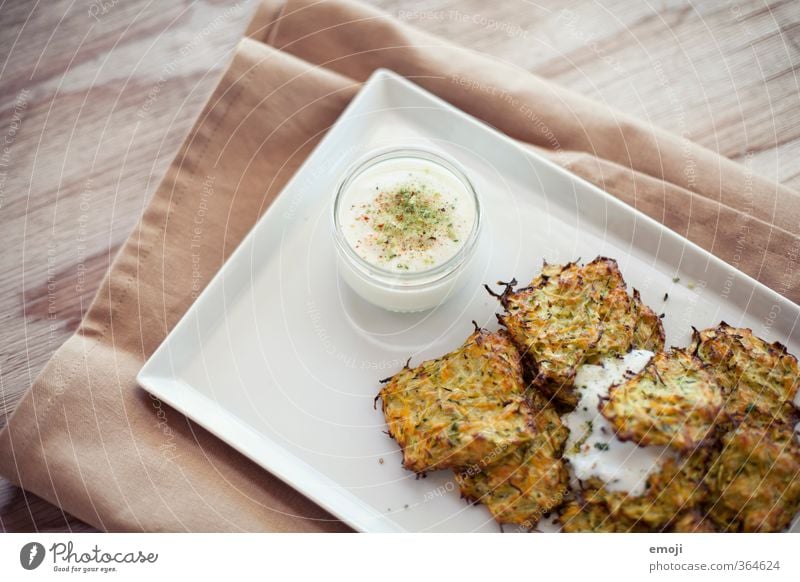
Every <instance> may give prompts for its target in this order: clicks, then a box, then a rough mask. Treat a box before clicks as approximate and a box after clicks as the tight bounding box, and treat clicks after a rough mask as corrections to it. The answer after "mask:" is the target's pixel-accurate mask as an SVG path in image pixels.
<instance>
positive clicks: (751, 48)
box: [0, 0, 800, 531]
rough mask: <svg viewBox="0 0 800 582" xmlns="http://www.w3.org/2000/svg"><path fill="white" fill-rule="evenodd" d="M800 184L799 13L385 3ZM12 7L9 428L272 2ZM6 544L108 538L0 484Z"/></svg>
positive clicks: (5, 189)
mask: <svg viewBox="0 0 800 582" xmlns="http://www.w3.org/2000/svg"><path fill="white" fill-rule="evenodd" d="M372 3H373V4H375V5H377V6H379V7H380V8H382V9H384V10H386V11H388V12H390V13H391V14H393V15H395V16H396V17H398V18H400V19H401V20H404V21H407V22H409V23H410V24H413V25H414V26H418V27H421V28H423V29H426V30H428V31H430V32H433V33H436V34H439V35H443V36H445V37H447V38H450V39H452V40H454V41H456V42H459V43H462V44H465V45H468V46H470V47H471V48H473V49H474V50H478V51H484V52H487V53H491V54H492V55H496V56H498V57H501V58H503V59H506V60H508V61H511V62H513V63H515V64H517V65H519V66H521V67H523V68H525V69H527V70H529V71H532V72H534V73H537V74H539V75H543V76H545V77H548V78H550V79H554V80H556V81H558V82H559V83H562V84H563V85H566V86H568V87H571V88H573V89H575V90H577V91H579V92H581V93H583V94H585V95H587V96H590V97H592V98H594V99H596V100H598V101H601V102H604V103H606V104H609V105H611V106H614V107H616V108H618V109H622V110H624V111H626V112H628V113H632V114H635V115H638V116H639V117H641V118H643V119H646V120H648V121H650V122H652V123H654V124H656V125H660V126H663V127H666V128H668V129H670V130H672V131H674V132H677V133H682V134H684V135H686V136H687V137H689V138H690V139H692V140H695V141H697V142H699V143H701V144H703V145H704V146H706V147H708V148H711V149H712V150H715V151H717V152H719V153H720V154H722V155H724V156H727V157H729V158H731V159H734V160H742V159H743V158H744V157H745V156H749V157H750V163H751V164H752V167H753V169H754V171H756V172H757V173H760V174H762V175H763V176H766V177H767V178H771V179H773V180H775V181H778V182H781V183H783V184H785V185H787V186H790V187H793V188H795V189H796V190H800V81H799V80H798V67H800V3H799V2H797V1H796V0H776V1H766V0H740V1H737V2H720V1H711V0H709V1H700V2H686V1H675V0H662V1H659V2H657V3H655V2H648V1H645V2H640V1H635V0H625V1H622V0H620V1H615V0H610V1H605V2H602V3H600V2H596V1H590V0H538V1H536V2H529V1H526V0H507V1H505V2H502V1H501V2H492V3H488V2H484V1H482V0H460V1H459V0H427V1H422V0H372ZM77 4H78V3H75V2H73V1H72V0H70V1H68V0H49V1H48V2H40V1H38V0H37V1H35V2H34V1H32V0H6V1H5V2H2V3H0V62H2V66H1V67H0V134H2V135H0V235H1V236H2V243H3V250H2V253H0V272H2V277H1V278H0V315H1V316H2V324H1V325H0V396H2V399H0V426H2V424H4V423H5V419H6V418H7V415H8V414H10V412H12V411H13V409H14V406H15V404H16V402H17V401H18V400H19V398H20V396H21V395H22V394H23V393H24V391H25V390H26V389H27V388H28V387H29V386H30V384H31V383H32V382H33V380H34V379H35V377H36V375H37V374H38V372H39V371H40V370H41V368H42V367H43V366H44V364H45V363H46V362H47V360H48V358H49V357H50V356H51V354H52V353H53V352H54V351H55V350H56V349H57V348H58V347H59V345H60V344H61V343H62V342H63V341H64V340H66V338H67V337H69V335H70V334H71V333H72V332H73V331H74V329H75V328H76V326H77V325H78V322H79V321H80V319H81V316H82V314H83V313H84V312H85V310H86V309H87V307H88V304H89V302H90V301H91V298H92V297H93V295H94V293H95V290H96V289H97V287H98V285H99V282H100V280H101V278H102V276H103V273H104V272H105V270H106V269H107V268H108V266H109V263H110V261H111V259H112V257H113V256H114V253H115V252H116V250H117V249H118V248H119V247H120V245H121V244H122V242H123V241H124V240H125V238H126V237H127V235H128V232H129V231H130V229H131V227H132V226H133V224H134V223H135V221H136V220H137V218H138V216H139V214H140V213H141V211H142V209H143V207H144V205H145V203H146V201H147V200H148V198H149V196H150V195H151V194H152V192H153V191H154V189H155V188H156V187H157V186H158V183H159V181H160V180H161V176H162V174H163V172H164V171H165V170H166V168H167V165H168V164H169V162H170V161H171V159H172V157H173V155H174V154H175V152H176V150H177V148H178V146H179V145H180V143H181V141H182V140H183V139H184V136H185V135H186V134H187V132H188V131H189V129H190V127H191V125H192V122H193V120H194V119H195V117H196V116H197V114H198V113H199V112H200V109H201V108H202V106H203V104H204V102H205V100H206V98H207V97H208V95H209V94H210V92H211V91H212V90H213V88H214V85H215V83H216V80H217V79H218V77H219V75H220V74H221V73H222V71H223V70H224V67H225V65H226V63H227V62H228V59H229V58H230V56H231V50H232V49H233V48H234V47H235V45H236V42H237V40H238V39H239V38H240V36H241V34H242V32H243V30H244V28H245V26H246V24H247V21H248V19H249V16H250V14H251V13H252V10H253V9H254V7H255V5H254V0H250V1H249V2H248V1H245V0H239V2H238V3H234V2H230V3H224V2H220V1H213V0H191V1H188V0H187V1H184V2H156V1H155V0H126V1H125V2H118V1H117V0H105V1H104V2H99V1H97V0H95V1H92V2H83V3H80V5H77ZM0 528H2V530H4V531H32V530H39V531H65V530H71V531H76V530H90V529H91V528H89V526H87V525H85V524H82V523H81V522H79V521H78V520H76V519H74V518H73V517H71V516H69V515H66V514H65V513H64V512H62V511H61V510H60V509H58V508H56V507H53V506H52V505H50V504H48V503H47V502H45V501H43V500H41V499H39V498H36V497H35V496H33V495H30V494H27V493H24V492H22V491H21V490H19V489H18V488H16V487H14V486H12V485H10V484H9V483H8V482H5V481H0Z"/></svg>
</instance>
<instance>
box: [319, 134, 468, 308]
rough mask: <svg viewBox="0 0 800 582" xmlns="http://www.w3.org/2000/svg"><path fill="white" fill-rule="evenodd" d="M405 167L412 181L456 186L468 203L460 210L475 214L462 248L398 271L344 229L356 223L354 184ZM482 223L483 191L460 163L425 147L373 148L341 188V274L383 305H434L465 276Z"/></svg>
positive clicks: (337, 211)
mask: <svg viewBox="0 0 800 582" xmlns="http://www.w3.org/2000/svg"><path fill="white" fill-rule="evenodd" d="M406 167H407V168H408V170H409V172H408V174H409V176H412V178H410V179H414V180H421V181H425V180H433V182H431V183H434V182H436V181H437V180H439V183H440V184H444V183H446V182H449V184H450V185H451V186H453V188H455V190H450V192H451V193H453V194H456V195H457V198H458V204H459V205H463V206H460V209H461V210H463V211H464V212H466V213H467V215H469V216H471V217H472V223H471V226H470V227H469V230H468V232H467V233H466V236H465V237H462V238H460V239H459V240H458V245H460V246H458V247H457V250H455V249H453V248H450V249H449V250H450V251H453V250H455V252H454V253H453V254H452V255H451V256H449V257H447V258H443V260H441V261H438V262H434V263H433V264H431V265H430V267H426V268H422V269H412V270H409V271H398V270H397V269H396V268H395V269H392V268H389V267H387V266H386V265H382V264H379V262H380V261H376V260H368V259H367V258H365V257H364V256H362V255H361V254H359V252H358V251H357V250H356V249H355V248H354V247H353V244H352V242H351V241H350V240H348V237H347V236H346V235H345V234H344V229H345V228H347V227H348V226H351V223H352V222H353V220H352V216H347V210H346V209H347V207H348V204H350V202H352V201H353V200H355V199H356V198H354V197H355V196H357V194H353V193H351V192H350V189H351V187H354V184H356V185H360V187H361V188H362V189H363V187H364V184H367V183H369V182H367V181H368V180H370V179H371V177H375V179H380V176H381V173H382V172H383V173H384V174H386V173H387V172H405V170H406ZM431 176H432V177H431ZM442 211H443V212H444V209H443V210H442ZM467 223H468V221H465V222H464V225H465V226H464V227H463V228H467V227H466V224H467ZM480 225H481V207H480V202H479V200H478V195H477V193H476V192H475V188H474V187H473V186H472V183H471V182H470V180H469V178H467V176H466V174H465V173H464V171H463V170H462V169H461V168H460V167H459V166H458V164H457V163H456V162H454V161H452V160H449V159H447V158H445V157H443V156H442V155H441V154H439V153H434V152H433V151H429V150H426V149H421V148H396V149H385V150H380V151H377V152H372V153H371V154H369V155H367V156H365V157H363V158H361V159H360V160H358V161H357V162H356V163H355V164H353V165H352V166H351V167H350V168H349V169H348V170H347V172H345V175H344V176H343V178H342V180H341V181H340V183H339V186H338V188H337V190H336V199H335V201H334V204H333V230H334V240H335V244H336V251H337V261H338V268H339V273H341V276H342V278H343V279H344V280H345V281H346V282H347V284H348V285H349V286H350V287H351V288H352V289H353V290H354V291H355V292H356V293H357V294H358V295H360V296H361V297H362V298H363V299H365V300H366V301H368V302H370V303H372V304H374V305H377V306H379V307H382V308H384V309H388V310H390V311H398V312H414V311H424V310H427V309H431V308H433V307H436V306H437V305H439V304H441V303H442V302H443V301H445V299H447V298H448V297H449V296H450V295H451V294H452V293H453V292H454V291H455V290H456V289H457V287H458V286H459V284H460V283H462V282H463V281H464V280H465V279H466V277H465V272H466V267H467V265H468V264H469V262H470V258H471V257H472V255H473V254H474V251H475V248H476V246H477V245H476V243H477V240H478V233H479V232H480ZM351 228H352V226H351ZM387 240H388V239H387ZM434 240H435V239H434ZM362 253H363V251H362Z"/></svg>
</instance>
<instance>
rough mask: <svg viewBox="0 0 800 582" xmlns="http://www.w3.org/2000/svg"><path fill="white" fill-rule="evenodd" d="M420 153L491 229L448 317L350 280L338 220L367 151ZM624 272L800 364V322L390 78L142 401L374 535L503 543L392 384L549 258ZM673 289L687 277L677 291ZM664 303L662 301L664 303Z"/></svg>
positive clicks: (674, 314) (208, 303) (167, 357)
mask: <svg viewBox="0 0 800 582" xmlns="http://www.w3.org/2000/svg"><path fill="white" fill-rule="evenodd" d="M398 145H422V146H426V147H429V148H433V149H438V150H439V151H442V152H444V153H445V154H446V155H448V156H450V157H452V158H455V159H456V160H458V161H459V162H460V163H461V165H462V166H463V167H464V168H466V169H467V173H468V175H469V177H470V179H471V180H472V182H473V183H474V185H475V187H476V189H477V191H478V193H479V195H480V197H481V200H482V204H483V208H484V218H485V222H484V228H483V231H482V234H481V239H480V246H479V249H478V252H477V253H476V255H475V259H474V260H475V261H477V264H476V265H474V267H475V268H472V269H471V272H472V273H473V280H472V281H471V282H469V283H468V284H467V285H466V286H465V288H464V289H463V290H462V291H460V292H458V293H457V294H455V295H454V296H453V297H452V298H451V299H450V300H449V301H448V302H447V303H446V304H444V305H442V306H441V307H440V308H438V309H435V310H433V311H431V312H428V313H423V314H395V313H389V312H385V311H382V310H380V309H378V308H375V307H372V306H371V305H368V304H366V303H365V302H363V301H362V300H361V299H359V298H358V297H357V296H356V295H354V293H353V292H352V291H351V290H350V289H349V288H348V287H347V286H346V285H345V284H344V283H343V282H342V281H341V280H340V278H339V277H338V276H337V272H336V266H335V264H336V263H335V261H334V253H335V249H334V246H333V243H332V238H331V225H330V214H331V204H332V202H333V197H334V189H335V186H336V183H337V181H338V180H339V178H340V176H341V174H342V172H343V171H344V170H345V169H346V167H347V166H348V165H349V164H351V163H352V162H353V161H354V160H355V159H356V158H358V157H360V156H361V155H363V154H364V153H366V152H367V151H369V150H372V149H374V148H378V147H385V146H398ZM597 255H604V256H608V257H613V258H615V259H616V260H617V261H618V262H619V265H620V268H621V270H622V273H623V275H624V276H625V279H626V280H627V282H628V284H629V285H630V286H633V287H636V288H638V289H639V290H640V291H641V293H642V297H643V299H644V301H645V302H646V303H647V304H648V305H650V306H652V307H653V308H654V309H655V310H656V312H659V313H660V312H664V313H665V314H666V315H665V319H664V324H665V327H666V331H667V342H668V345H685V344H686V343H687V342H688V341H689V336H690V330H691V326H692V325H694V326H696V327H698V328H702V327H707V326H712V325H715V324H717V323H718V322H719V321H720V320H725V321H727V322H728V323H730V324H732V325H737V326H746V327H751V328H752V329H753V330H754V331H755V332H756V333H757V334H758V335H760V336H762V337H764V338H765V339H767V340H769V341H774V340H778V341H781V342H783V343H784V344H786V345H787V346H788V347H789V350H790V351H791V352H793V353H798V352H800V337H798V332H797V329H796V325H797V321H798V314H800V309H799V308H798V307H797V306H796V305H794V304H793V303H791V302H789V301H787V300H786V299H784V298H783V297H781V296H779V295H778V294H777V293H775V292H773V291H771V290H770V289H768V288H766V287H764V286H763V285H761V284H759V283H757V282H756V281H754V280H753V279H751V278H750V277H748V276H746V275H744V274H742V273H740V272H739V271H737V270H736V269H734V268H733V267H731V266H729V265H727V264H725V263H723V262H722V261H720V260H719V259H717V258H715V257H714V256H713V255H711V254H709V253H708V252H706V251H704V250H702V249H701V248H699V247H698V246H696V245H694V244H692V243H691V242H688V241H687V240H685V239H683V238H682V237H680V236H678V235H677V234H675V233H673V232H672V231H670V230H668V229H667V228H665V227H663V226H661V225H660V224H658V223H657V222H655V221H653V220H651V219H650V218H648V217H646V216H644V215H643V214H641V213H639V212H637V211H636V210H634V209H633V208H631V207H629V206H627V205H625V204H623V203H621V202H619V201H618V200H616V199H615V198H614V197H612V196H611V195H609V194H607V193H606V192H603V191H602V190H600V189H598V188H596V187H595V186H593V185H591V184H589V183H588V182H586V181H584V180H582V179H580V178H578V177H576V176H574V175H572V174H570V173H569V172H567V171H565V170H564V169H562V168H560V167H558V166H557V165H555V164H553V163H552V162H550V161H548V160H546V159H544V158H542V157H540V156H538V155H536V154H535V153H533V152H532V151H530V150H528V149H523V148H522V147H520V146H519V145H518V144H517V143H515V142H514V141H512V140H511V139H509V138H508V137H507V136H505V135H503V134H501V133H499V132H497V131H495V130H493V129H492V128H490V127H488V126H486V125H485V124H483V123H482V122H479V121H477V120H476V119H474V118H472V117H470V116H469V115H466V114H465V113H463V112H462V111H460V110H458V109H456V108H455V107H453V106H451V105H449V104H448V103H446V102H444V101H442V100H441V99H439V98H437V97H435V96H433V95H431V94H430V93H428V92H426V91H424V90H423V89H421V88H420V87H418V86H416V85H414V84H413V83H411V82H409V81H407V80H405V79H403V78H401V77H399V76H397V75H396V74H394V73H392V72H390V71H385V70H381V71H377V72H376V73H375V74H374V75H373V76H372V77H371V78H370V80H369V81H368V82H367V83H366V85H365V86H364V88H363V89H362V90H361V92H360V93H359V94H358V96H357V97H356V98H355V99H354V100H353V102H352V103H351V104H350V106H349V107H348V108H347V110H346V111H345V112H344V113H343V114H342V116H341V118H340V119H339V120H338V121H337V123H336V124H335V125H334V126H333V127H332V128H331V130H330V131H329V132H328V134H327V135H326V136H325V138H324V139H323V140H322V142H320V144H319V146H318V147H317V148H316V150H315V151H314V152H313V153H312V154H311V156H309V158H308V160H307V161H306V162H305V163H304V164H303V166H302V167H301V168H300V170H298V172H297V174H296V175H295V176H294V178H293V179H292V180H291V181H290V182H289V183H288V184H287V185H286V187H285V188H284V190H283V192H282V193H281V195H280V196H279V197H278V198H277V200H275V202H274V203H273V204H272V206H271V207H270V208H269V210H268V211H267V212H266V213H265V214H264V216H263V217H262V218H261V219H260V220H259V222H258V223H257V224H256V226H255V227H254V228H253V230H252V231H251V232H250V233H249V235H248V236H247V237H246V238H245V240H244V241H243V242H242V243H241V245H240V246H239V248H238V249H237V250H236V251H235V253H234V254H233V255H232V256H231V257H230V259H229V260H228V261H227V263H226V264H225V265H224V267H223V268H222V269H221V270H220V272H219V273H218V274H217V275H216V276H215V278H214V279H213V280H212V282H211V283H210V284H209V285H208V287H207V288H206V290H205V291H204V292H203V293H202V295H201V296H200V297H199V298H198V300H197V301H196V302H195V304H194V305H193V306H192V307H191V309H189V311H188V312H187V313H186V315H185V316H184V317H183V319H182V320H181V321H180V323H179V324H178V325H177V326H176V327H175V329H174V330H173V331H172V333H170V334H169V337H167V339H166V340H165V341H164V343H163V344H162V345H161V346H160V347H159V349H158V350H157V351H156V352H155V354H153V356H152V357H151V358H150V360H149V361H148V362H147V364H146V365H145V366H144V368H143V369H142V370H141V372H140V374H139V376H138V381H139V383H140V384H141V386H143V387H144V388H145V389H146V390H148V391H149V392H151V393H152V394H154V395H155V396H157V397H158V398H160V399H162V400H163V401H165V402H167V403H168V404H170V405H171V406H173V407H174V408H176V409H177V410H179V411H180V412H182V413H183V414H185V415H187V416H189V417H190V418H192V419H194V420H195V421H196V422H198V423H199V424H201V425H202V426H204V427H205V428H207V429H208V430H210V431H211V432H212V433H214V434H215V435H217V436H218V437H219V438H221V439H223V440H224V441H225V442H227V443H228V444H230V445H231V446H232V447H234V448H236V449H237V450H239V451H241V452H242V453H244V454H245V455H247V456H248V457H250V458H251V459H253V460H254V461H255V462H257V463H259V464H260V465H261V466H262V467H264V468H265V469H267V470H269V471H271V472H272V473H273V474H275V475H276V476H278V477H280V478H281V479H283V480H284V481H286V482H287V483H289V484H290V485H292V486H293V487H295V488H296V489H298V490H299V491H300V492H302V493H304V494H305V495H307V496H308V497H310V498H311V499H313V500H314V501H316V502H317V503H318V504H320V505H321V506H322V507H324V508H326V509H327V510H329V511H330V512H331V513H333V514H334V515H336V516H337V517H339V518H341V519H342V520H344V521H345V522H347V523H348V524H350V525H351V526H353V527H354V528H356V529H358V530H363V531H497V530H498V526H497V525H496V524H495V522H494V521H493V520H492V518H491V517H490V515H489V513H488V511H487V510H486V509H485V508H483V507H480V506H471V505H469V504H467V503H466V502H465V501H463V500H461V499H460V498H459V494H458V490H457V487H455V485H454V482H453V476H452V473H450V472H449V471H439V472H436V473H431V474H429V475H428V477H427V478H426V479H415V477H414V475H413V474H412V473H410V472H408V471H405V470H404V469H403V468H402V467H401V465H400V461H401V455H400V450H399V448H398V446H397V444H396V443H395V442H394V441H392V440H391V439H390V438H389V437H388V436H387V435H386V434H385V433H384V430H385V429H386V426H385V424H384V421H383V415H382V413H381V412H380V410H374V409H373V398H374V397H375V395H376V394H377V392H378V390H379V388H380V384H379V380H380V379H381V378H384V377H386V376H390V375H392V374H393V373H395V372H397V371H398V370H399V369H400V368H401V367H402V365H403V364H404V363H405V361H406V360H407V359H408V358H409V356H410V357H411V358H412V362H413V363H419V362H420V361H422V360H423V359H427V358H431V357H438V356H440V355H442V354H444V353H446V352H448V351H450V350H452V349H453V348H455V347H457V346H458V345H460V344H461V343H462V342H463V340H464V339H465V338H466V337H467V335H468V334H469V333H470V331H471V330H472V323H470V321H471V320H473V319H474V320H476V321H477V322H478V323H479V324H481V325H483V326H485V327H489V328H491V329H495V328H496V327H497V323H496V321H495V317H494V314H495V312H496V311H497V310H498V305H497V302H496V301H495V300H494V299H493V298H491V297H489V296H488V295H487V293H486V291H485V290H484V289H483V288H482V283H494V282H496V281H498V280H505V281H507V280H510V279H511V278H512V277H516V278H517V280H519V281H528V280H530V279H531V278H532V277H533V275H534V274H535V273H536V272H537V271H538V269H539V268H540V267H541V263H542V259H547V260H548V261H551V262H559V261H569V260H574V259H576V258H578V257H582V258H583V259H584V260H591V259H592V258H594V257H595V256H597ZM673 278H680V280H679V281H677V282H675V281H673ZM665 293H668V294H669V299H668V300H666V301H664V294H665Z"/></svg>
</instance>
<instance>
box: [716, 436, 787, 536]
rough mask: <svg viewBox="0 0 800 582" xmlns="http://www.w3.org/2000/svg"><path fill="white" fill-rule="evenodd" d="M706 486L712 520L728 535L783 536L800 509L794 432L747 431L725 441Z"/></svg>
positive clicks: (723, 438) (723, 439) (727, 437)
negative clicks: (728, 533)
mask: <svg viewBox="0 0 800 582" xmlns="http://www.w3.org/2000/svg"><path fill="white" fill-rule="evenodd" d="M722 447H723V448H722V451H721V452H720V454H719V456H718V457H717V458H716V459H715V460H714V462H713V464H712V465H711V467H710V469H709V470H708V474H707V475H706V478H705V483H706V485H707V486H708V489H709V501H708V515H709V516H710V517H711V519H712V520H713V521H714V522H715V523H716V524H717V525H718V526H719V527H720V529H723V530H728V531H745V532H777V531H782V530H784V529H786V528H787V527H788V526H789V525H790V524H791V521H792V518H793V517H794V515H795V514H796V513H797V511H798V509H800V444H798V440H797V436H796V435H795V434H794V433H793V431H792V430H791V429H788V428H786V427H783V426H775V427H772V428H763V427H757V426H745V425H741V426H739V427H738V428H737V429H735V430H733V431H731V432H729V433H727V434H726V435H725V436H723V437H722Z"/></svg>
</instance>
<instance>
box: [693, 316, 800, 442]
mask: <svg viewBox="0 0 800 582" xmlns="http://www.w3.org/2000/svg"><path fill="white" fill-rule="evenodd" d="M693 348H694V350H695V352H696V353H697V357H698V358H700V359H701V360H703V361H704V362H706V363H708V364H709V369H710V370H711V372H712V373H713V374H714V376H715V378H716V380H717V382H718V383H719V385H720V386H721V387H722V391H723V397H724V400H725V411H726V413H727V414H728V416H729V417H730V419H731V420H732V421H733V422H734V423H739V422H742V421H745V420H746V421H747V422H748V424H750V425H757V426H769V425H771V424H775V423H778V424H782V425H785V426H790V425H793V424H794V423H795V422H797V420H798V410H797V407H796V406H795V405H794V403H793V400H794V398H795V396H796V394H797V389H798V386H800V370H798V366H797V358H795V357H794V356H793V355H791V354H789V353H788V352H787V351H786V348H785V347H784V346H782V345H781V344H779V343H773V344H768V343H767V342H765V341H764V340H762V339H760V338H758V337H756V336H755V335H753V332H752V331H751V330H749V329H741V328H735V327H731V326H729V325H728V324H727V323H725V322H722V323H720V324H719V325H718V326H717V327H716V328H712V329H706V330H703V331H701V332H698V331H696V330H695V332H694V340H693Z"/></svg>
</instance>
